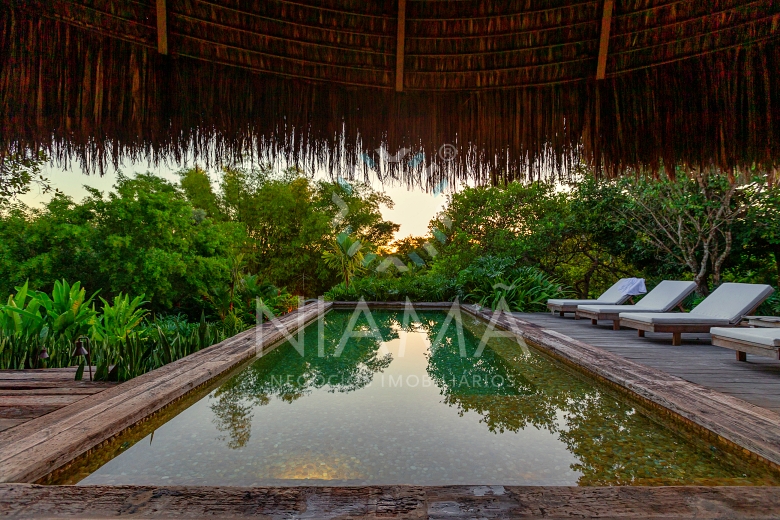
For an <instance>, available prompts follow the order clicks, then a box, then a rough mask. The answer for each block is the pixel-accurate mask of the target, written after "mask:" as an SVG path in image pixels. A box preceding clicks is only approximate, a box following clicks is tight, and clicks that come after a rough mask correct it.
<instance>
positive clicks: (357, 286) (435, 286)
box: [324, 272, 459, 302]
mask: <svg viewBox="0 0 780 520" xmlns="http://www.w3.org/2000/svg"><path fill="white" fill-rule="evenodd" d="M458 295H459V288H458V286H457V284H456V283H455V280H454V279H452V278H449V277H446V276H443V275H440V274H436V273H430V272H424V273H415V272H409V273H405V274H403V275H401V276H398V277H394V276H390V277H383V276H382V277H380V276H370V277H365V278H355V279H354V280H353V281H352V283H351V284H350V286H349V288H347V287H346V286H345V285H344V284H343V283H341V284H338V285H336V286H335V287H333V288H332V289H331V290H330V291H328V292H327V293H325V296H324V297H325V299H326V300H329V301H357V300H359V299H360V298H363V299H365V300H366V301H406V298H409V299H410V300H411V301H417V302H419V301H452V300H454V299H455V298H456V297H457V296H458Z"/></svg>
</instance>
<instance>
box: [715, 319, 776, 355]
mask: <svg viewBox="0 0 780 520" xmlns="http://www.w3.org/2000/svg"><path fill="white" fill-rule="evenodd" d="M710 334H712V344H713V345H716V346H718V347H724V348H730V349H732V350H736V351H737V361H746V360H747V354H755V355H757V356H765V357H770V358H773V359H780V327H770V328H761V329H751V328H747V327H735V328H729V329H726V328H722V327H713V328H712V329H710Z"/></svg>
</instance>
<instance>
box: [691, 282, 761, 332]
mask: <svg viewBox="0 0 780 520" xmlns="http://www.w3.org/2000/svg"><path fill="white" fill-rule="evenodd" d="M773 292H774V289H772V287H770V286H769V285H760V284H753V283H724V284H722V285H721V286H720V287H718V288H717V289H715V290H714V291H713V292H712V294H710V295H709V296H707V298H706V299H705V300H704V301H703V302H701V303H700V304H699V305H697V306H696V308H695V309H693V310H692V311H691V314H692V315H696V316H708V317H712V318H725V319H727V320H729V323H738V322H739V321H740V320H741V319H742V317H743V316H744V315H745V314H747V313H748V312H750V311H752V310H753V308H754V307H755V306H756V305H758V304H759V303H761V302H762V301H764V300H765V299H766V298H767V297H768V296H769V295H770V294H772V293H773Z"/></svg>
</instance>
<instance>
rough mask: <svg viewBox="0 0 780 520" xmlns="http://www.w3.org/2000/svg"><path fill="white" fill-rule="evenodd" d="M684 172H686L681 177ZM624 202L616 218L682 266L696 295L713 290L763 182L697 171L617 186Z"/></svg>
mask: <svg viewBox="0 0 780 520" xmlns="http://www.w3.org/2000/svg"><path fill="white" fill-rule="evenodd" d="M681 173H685V172H681ZM618 183H619V186H620V188H621V191H622V196H623V200H622V203H619V204H616V205H615V210H616V213H617V214H618V215H619V216H620V217H622V219H623V222H624V223H625V226H627V227H628V228H630V229H632V230H633V231H634V232H636V233H637V235H638V237H639V240H640V241H643V242H646V243H647V244H649V245H650V246H652V247H654V248H655V249H656V250H657V251H658V252H659V253H660V254H662V255H665V256H666V257H668V258H670V259H672V260H673V261H675V262H677V263H678V264H679V265H680V266H684V267H685V268H686V269H687V270H688V272H689V273H690V275H691V276H692V277H693V280H694V281H695V282H696V286H697V293H698V294H700V295H707V294H708V293H709V280H710V277H711V278H712V282H713V283H714V284H715V285H716V286H717V285H719V284H720V283H721V275H722V272H723V267H724V265H725V262H726V260H727V259H728V257H729V255H730V254H731V252H732V248H733V239H734V226H735V224H736V223H737V222H738V221H739V220H740V219H743V218H744V217H745V216H746V215H747V213H748V210H749V209H750V208H751V206H753V204H754V203H755V202H756V201H757V200H759V198H760V196H761V193H762V191H763V184H762V183H747V184H740V183H738V182H736V181H735V180H733V179H729V178H728V177H727V176H726V175H723V174H721V173H718V172H709V171H702V170H696V171H693V172H691V173H690V175H685V174H683V175H678V176H677V178H676V179H675V180H661V181H659V180H654V179H643V178H639V179H631V178H626V179H622V180H621V181H618Z"/></svg>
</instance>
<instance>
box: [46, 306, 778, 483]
mask: <svg viewBox="0 0 780 520" xmlns="http://www.w3.org/2000/svg"><path fill="white" fill-rule="evenodd" d="M446 316H447V315H446V314H445V313H442V312H423V313H419V315H418V316H417V317H416V319H414V318H413V319H411V320H405V319H404V313H403V311H397V312H396V311H374V312H373V313H371V314H370V315H366V314H360V315H359V316H358V315H356V314H353V312H351V311H332V312H330V313H328V314H327V315H325V316H324V318H323V319H322V323H321V324H318V323H316V322H315V323H312V324H311V325H309V326H308V327H306V329H305V330H304V334H303V339H302V341H301V343H300V344H299V345H293V344H291V343H289V342H285V343H283V344H281V345H279V346H278V347H276V348H275V349H274V350H272V351H270V352H269V353H266V354H265V355H264V356H262V357H260V358H258V359H257V360H255V361H254V362H252V363H251V364H250V365H248V366H246V367H244V368H242V369H241V370H239V371H238V372H237V373H235V374H234V375H232V376H231V377H230V378H229V379H227V380H226V381H225V382H224V383H222V384H221V385H220V386H218V387H217V388H215V389H213V390H211V391H209V392H208V393H207V395H205V396H203V397H202V398H200V399H197V400H195V401H194V402H193V403H192V404H191V405H190V406H188V407H186V408H185V409H183V410H181V411H180V412H179V413H178V414H176V415H175V416H173V417H171V418H168V417H166V418H165V419H166V420H165V421H164V422H163V421H159V420H158V422H157V423H155V422H154V420H152V421H151V422H150V424H151V426H152V427H154V430H153V431H152V432H151V433H148V434H147V430H149V429H150V426H149V425H146V426H139V427H136V428H132V429H130V430H129V431H128V432H126V433H125V434H123V435H122V436H120V437H119V438H118V439H115V440H114V441H112V442H111V443H110V444H109V445H108V446H107V447H106V448H104V449H102V450H97V451H96V452H94V453H92V454H91V455H90V456H89V457H87V458H86V459H84V460H81V461H79V462H77V463H76V464H74V465H73V466H72V467H70V468H69V469H68V470H66V471H64V472H62V473H60V474H58V476H57V477H56V479H55V480H54V481H53V482H52V483H79V484H84V485H87V484H110V485H119V484H137V485H141V484H143V485H235V486H296V485H328V486H333V485H365V484H373V485H394V484H412V485H450V484H485V485H675V484H676V485H681V484H698V485H740V484H777V483H778V482H777V481H776V477H775V476H774V475H773V474H771V473H769V472H768V471H767V470H766V469H765V468H764V467H763V466H760V465H757V464H751V463H748V462H747V461H742V460H740V459H739V458H737V457H734V456H732V455H729V454H727V453H724V452H722V451H721V450H720V449H716V448H715V447H713V446H710V445H708V444H706V443H705V442H703V441H698V440H697V439H696V438H695V436H692V435H690V434H688V433H686V432H684V431H681V430H679V428H678V427H677V426H675V425H670V424H664V423H663V422H661V421H660V420H659V419H658V418H657V417H656V416H655V414H654V413H653V412H652V411H651V410H645V409H643V408H642V407H641V405H639V404H637V403H633V402H632V401H630V400H629V399H627V398H624V397H623V396H620V395H618V394H616V393H615V392H613V391H611V390H609V389H607V388H605V387H603V386H601V385H600V384H598V383H596V382H593V381H590V380H588V379H587V378H585V377H584V376H582V375H581V374H579V373H576V372H574V371H572V370H570V369H568V368H566V367H563V366H562V365H560V364H558V363H557V362H555V361H553V360H551V359H549V358H548V357H547V356H545V355H543V354H541V353H540V352H538V351H536V350H534V349H532V348H529V347H528V346H527V345H525V344H524V343H523V342H522V341H520V342H518V340H516V339H514V338H509V337H490V338H489V340H488V341H487V342H486V343H481V340H482V338H483V336H484V334H485V332H486V331H487V330H488V328H487V326H486V324H485V323H484V322H482V321H480V320H478V319H476V318H473V317H470V316H467V315H465V314H464V315H463V317H462V320H461V321H459V320H452V321H450V322H449V323H446V322H447V320H446V319H445V317H446ZM445 323H446V325H447V326H446V327H444V325H445ZM458 325H460V326H461V327H462V333H459V326H458ZM320 327H321V329H320ZM320 330H322V332H324V334H322V335H321V334H320ZM350 331H358V332H357V333H354V332H353V333H352V335H351V336H349V335H345V332H350ZM356 336H360V337H356ZM301 352H302V353H301Z"/></svg>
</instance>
